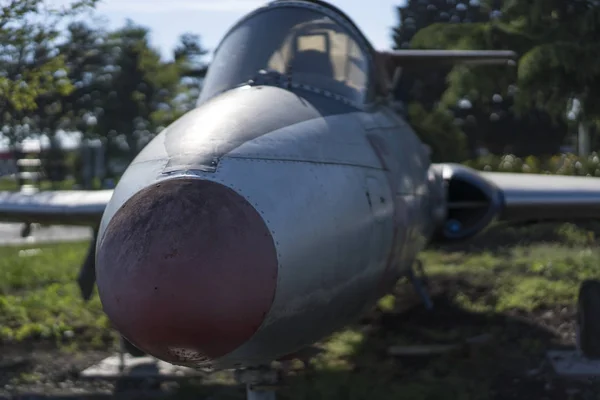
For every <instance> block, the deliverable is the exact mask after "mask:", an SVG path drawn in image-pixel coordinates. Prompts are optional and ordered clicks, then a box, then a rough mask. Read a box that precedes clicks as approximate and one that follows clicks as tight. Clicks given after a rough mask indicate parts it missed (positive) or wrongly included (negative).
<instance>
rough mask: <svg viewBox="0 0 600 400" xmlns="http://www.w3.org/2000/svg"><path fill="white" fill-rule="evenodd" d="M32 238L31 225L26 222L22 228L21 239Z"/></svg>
mask: <svg viewBox="0 0 600 400" xmlns="http://www.w3.org/2000/svg"><path fill="white" fill-rule="evenodd" d="M29 236H31V224H30V223H28V222H26V223H24V224H23V226H22V227H21V237H22V238H23V239H25V238H26V237H29Z"/></svg>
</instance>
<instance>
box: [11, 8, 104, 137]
mask: <svg viewBox="0 0 600 400" xmlns="http://www.w3.org/2000/svg"><path fill="white" fill-rule="evenodd" d="M95 2H96V1H95V0H88V1H83V2H81V1H80V2H75V3H72V2H69V3H66V5H64V6H62V7H59V8H52V7H50V6H49V5H48V4H47V2H46V1H44V0H18V1H17V0H14V1H3V2H2V7H1V9H0V44H2V46H0V70H1V71H2V73H0V124H1V125H2V126H3V127H4V136H7V137H8V138H9V139H11V141H12V142H13V143H15V142H17V141H19V140H21V139H23V138H25V137H26V136H28V135H29V134H30V128H31V124H32V122H33V121H32V120H33V119H32V118H31V112H32V111H35V110H38V109H39V104H38V102H39V101H40V99H41V98H43V97H44V96H49V95H52V96H54V97H62V96H66V95H68V94H69V93H71V92H72V91H73V85H72V83H71V82H70V81H69V79H68V78H67V77H66V65H65V57H64V56H63V55H61V54H58V53H57V52H56V51H55V50H56V44H57V39H58V37H59V34H60V29H59V28H58V26H59V24H60V23H62V22H64V21H66V19H67V18H71V17H74V16H76V15H78V14H79V13H81V12H82V11H84V10H85V9H87V8H88V7H90V6H93V5H94V3H95ZM44 111H46V110H44ZM60 111H61V110H60V109H57V108H55V109H54V110H53V112H54V113H55V114H56V113H58V112H60Z"/></svg>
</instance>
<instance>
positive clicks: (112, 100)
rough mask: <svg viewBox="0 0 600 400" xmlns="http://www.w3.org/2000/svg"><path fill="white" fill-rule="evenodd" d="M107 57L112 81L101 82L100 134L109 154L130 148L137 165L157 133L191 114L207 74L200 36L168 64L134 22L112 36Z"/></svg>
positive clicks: (185, 42)
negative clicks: (141, 152)
mask: <svg viewBox="0 0 600 400" xmlns="http://www.w3.org/2000/svg"><path fill="white" fill-rule="evenodd" d="M105 54H106V56H105V62H106V63H107V66H108V67H109V68H110V74H109V75H110V78H108V79H106V80H103V82H102V83H101V86H102V87H101V90H100V92H101V93H102V94H103V96H104V97H103V99H102V101H101V104H102V107H101V108H102V111H101V112H100V113H99V115H98V117H97V127H96V129H97V131H98V132H99V133H100V134H102V136H103V137H104V138H105V139H106V140H107V145H108V147H109V151H111V152H112V153H113V154H114V153H115V152H119V151H120V150H119V149H120V148H123V147H125V148H126V149H127V151H126V153H127V154H126V158H127V161H131V160H132V159H133V157H135V155H137V153H138V151H139V150H140V149H141V148H142V147H143V146H144V145H145V144H146V143H148V141H149V140H150V139H151V138H152V137H154V135H156V133H158V132H159V131H160V130H162V129H163V128H164V127H165V126H167V125H169V124H170V123H171V122H173V121H174V120H175V119H177V118H178V117H179V116H180V115H181V114H183V113H184V112H186V111H188V110H189V108H190V107H191V104H190V100H189V99H190V96H191V95H193V94H194V88H196V87H197V86H198V83H197V81H196V80H197V79H199V77H201V76H203V71H205V69H206V67H205V66H204V65H203V64H201V62H200V61H199V59H200V58H201V57H202V56H203V55H204V54H205V51H204V50H203V49H202V47H201V45H200V39H199V37H198V36H195V35H190V34H187V35H183V36H182V37H181V43H180V45H179V46H178V47H177V48H176V49H175V54H174V55H175V57H174V60H173V61H164V60H162V59H161V55H160V53H159V52H158V51H157V50H155V49H153V48H151V46H150V44H149V39H148V30H147V29H146V28H144V27H141V26H137V25H135V24H134V23H133V22H132V21H128V22H127V24H126V25H125V26H124V27H123V28H121V29H118V30H116V31H114V32H111V33H109V35H108V39H107V50H106V53H105ZM184 78H187V79H188V81H183V79H184ZM194 101H195V100H194Z"/></svg>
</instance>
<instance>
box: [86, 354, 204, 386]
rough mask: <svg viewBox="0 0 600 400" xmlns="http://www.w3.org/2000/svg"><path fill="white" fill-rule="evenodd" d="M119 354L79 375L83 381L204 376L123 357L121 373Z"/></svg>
mask: <svg viewBox="0 0 600 400" xmlns="http://www.w3.org/2000/svg"><path fill="white" fill-rule="evenodd" d="M120 358H121V357H120V356H119V354H115V355H113V356H110V357H108V358H105V359H104V360H102V361H100V362H99V363H98V364H96V365H92V366H91V367H89V368H87V369H85V370H84V371H82V372H81V373H80V377H81V378H83V379H103V380H119V379H123V378H127V379H156V380H169V381H172V380H181V379H190V378H199V377H203V376H205V375H206V374H205V373H204V372H202V371H197V370H194V369H192V368H187V367H180V366H175V365H172V364H169V363H166V362H164V361H160V360H158V359H156V358H154V357H150V356H147V357H132V356H131V355H129V354H125V355H124V364H123V366H124V368H123V370H122V371H121V370H120V368H119V367H120V365H121V360H120Z"/></svg>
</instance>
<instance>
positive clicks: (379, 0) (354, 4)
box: [0, 0, 405, 150]
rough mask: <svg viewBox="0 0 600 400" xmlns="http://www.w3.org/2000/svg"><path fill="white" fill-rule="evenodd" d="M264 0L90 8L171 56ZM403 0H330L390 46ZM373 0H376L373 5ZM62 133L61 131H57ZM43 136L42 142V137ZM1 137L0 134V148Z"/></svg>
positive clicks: (131, 1)
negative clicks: (189, 38) (131, 25)
mask: <svg viewBox="0 0 600 400" xmlns="http://www.w3.org/2000/svg"><path fill="white" fill-rule="evenodd" d="M268 1H269V0H100V3H99V4H98V5H97V6H96V9H95V10H94V12H93V14H94V15H95V16H97V17H100V18H102V20H104V21H105V22H106V25H105V27H107V28H109V29H114V28H118V27H120V26H122V25H123V24H124V23H125V21H126V20H127V19H131V20H133V21H134V22H135V23H136V24H139V25H142V26H145V27H147V28H149V29H150V32H151V43H152V45H153V46H154V47H156V48H158V49H159V50H160V51H161V54H162V55H163V57H165V58H170V55H171V53H172V50H173V48H174V47H175V46H176V45H177V42H178V39H179V35H181V34H182V33H188V32H189V33H195V34H198V35H200V37H201V43H202V45H203V46H204V47H205V48H206V49H208V50H209V51H210V52H211V53H212V51H213V50H214V49H215V47H216V46H217V45H218V44H219V42H220V40H221V38H222V37H223V35H225V33H226V32H227V30H228V29H229V28H230V27H231V26H232V25H233V24H234V23H235V22H237V20H239V19H240V18H241V17H243V16H244V15H245V14H247V13H248V12H250V11H252V10H253V9H255V8H257V7H260V6H261V5H263V4H266V3H267V2H268ZM404 1H405V0H371V1H365V0H329V2H330V3H331V4H333V5H335V6H337V7H338V8H340V9H342V10H343V11H344V12H345V13H346V14H348V15H349V16H350V18H352V20H353V21H354V22H355V23H356V24H357V25H358V27H359V28H360V29H361V30H362V31H363V33H364V34H365V35H366V36H367V38H368V39H369V40H370V41H371V43H372V44H373V46H374V47H375V48H376V49H389V48H390V47H391V41H392V40H391V28H392V27H393V26H395V25H397V23H398V13H397V11H396V8H397V6H399V5H401V4H403V3H404ZM71 2H72V1H71V0H53V3H54V4H57V5H59V4H69V3H71ZM375 3H376V5H375ZM60 136H62V135H60ZM61 139H62V140H61V141H62V142H63V145H65V146H66V147H72V146H74V145H76V143H77V142H78V139H77V138H76V137H73V136H71V135H68V136H65V137H63V138H61ZM43 142H46V141H45V140H43ZM4 148H5V141H4V140H3V138H2V135H1V134H0V149H1V150H3V149H4Z"/></svg>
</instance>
